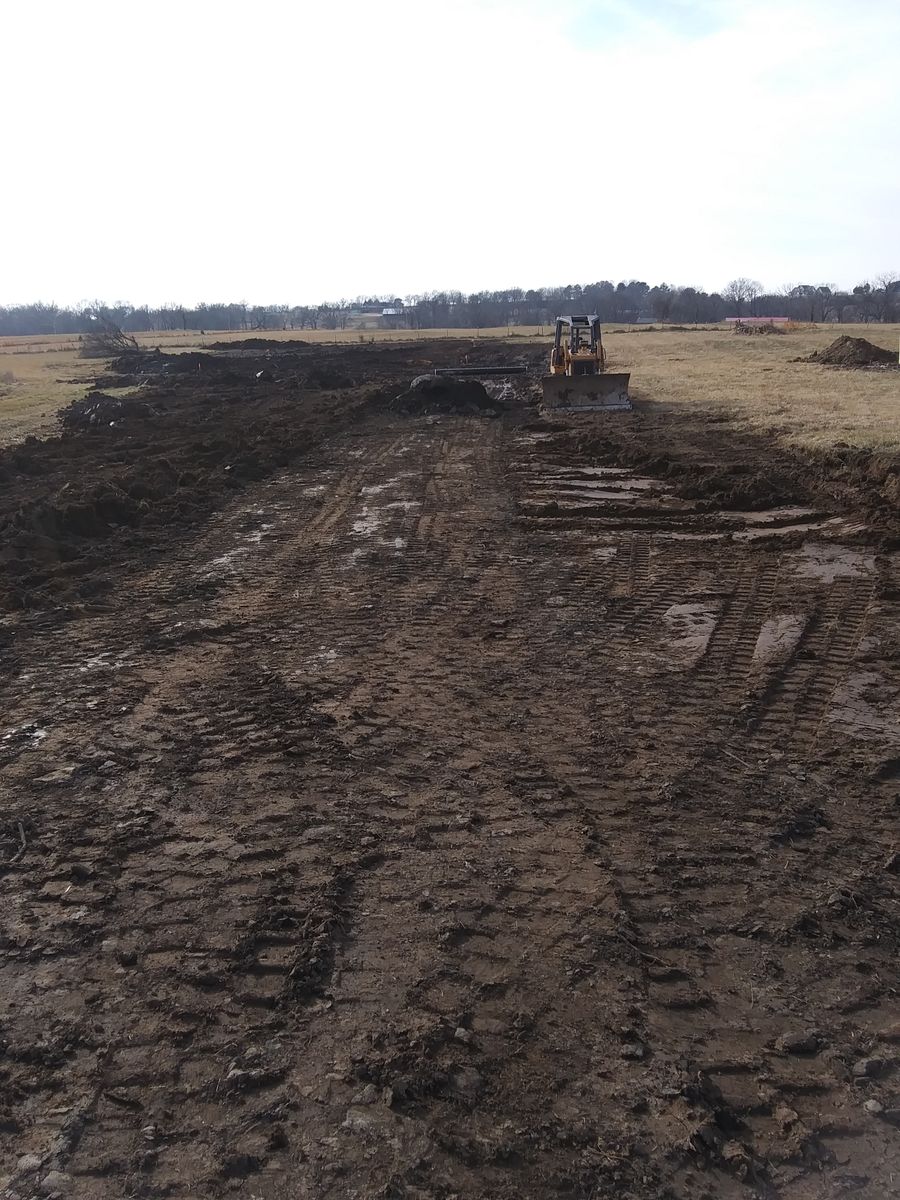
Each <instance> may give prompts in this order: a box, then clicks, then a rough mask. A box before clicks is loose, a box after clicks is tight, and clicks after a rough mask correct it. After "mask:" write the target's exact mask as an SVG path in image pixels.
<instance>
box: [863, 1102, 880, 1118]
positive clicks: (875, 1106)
mask: <svg viewBox="0 0 900 1200" xmlns="http://www.w3.org/2000/svg"><path fill="white" fill-rule="evenodd" d="M863 1108H864V1109H865V1110H866V1112H867V1113H871V1114H872V1116H873V1117H877V1116H878V1114H879V1113H883V1112H884V1105H883V1104H880V1103H879V1102H878V1101H877V1100H867V1101H866V1102H865V1104H864V1105H863Z"/></svg>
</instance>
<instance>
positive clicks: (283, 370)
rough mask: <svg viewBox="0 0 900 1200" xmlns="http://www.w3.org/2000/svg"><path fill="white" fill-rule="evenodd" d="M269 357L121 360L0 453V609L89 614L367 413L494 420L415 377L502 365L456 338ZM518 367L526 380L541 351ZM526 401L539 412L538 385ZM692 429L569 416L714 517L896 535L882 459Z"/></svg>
mask: <svg viewBox="0 0 900 1200" xmlns="http://www.w3.org/2000/svg"><path fill="white" fill-rule="evenodd" d="M839 340H843V341H845V342H856V341H859V339H839ZM277 345H278V346H279V350H278V352H277V353H274V352H269V353H266V354H265V355H253V354H250V353H244V354H242V355H240V356H230V355H224V354H223V355H215V354H201V353H186V354H163V353H160V352H149V353H148V352H143V353H136V354H126V355H123V356H122V357H121V358H119V359H118V360H116V361H115V362H114V363H113V365H112V369H111V371H110V373H109V374H107V375H105V376H103V377H102V378H101V379H100V380H99V381H98V382H99V383H100V384H102V385H103V387H106V388H111V387H115V386H121V385H122V384H131V385H138V386H136V390H135V393H134V394H133V395H131V396H127V397H119V396H110V395H107V394H106V393H105V392H103V391H101V390H94V391H91V392H89V393H88V394H87V395H86V396H85V397H84V398H83V399H81V400H78V401H76V402H74V403H73V404H71V405H70V406H69V407H68V408H66V409H65V410H63V412H62V413H61V417H60V424H61V430H62V432H61V434H60V436H59V437H56V438H49V439H46V440H38V439H36V438H28V439H26V440H25V441H24V442H23V443H21V444H19V445H14V446H10V447H7V448H5V449H3V450H2V451H0V537H2V548H0V564H2V568H3V579H2V583H0V606H2V607H4V608H7V609H10V608H30V607H34V606H43V605H47V604H50V605H54V606H58V605H60V604H63V605H65V604H70V603H74V604H81V603H85V602H91V603H94V604H97V603H99V602H100V598H101V597H102V595H103V594H104V592H106V590H107V589H108V587H109V568H110V566H111V564H112V563H113V562H115V560H117V559H127V558H129V557H130V556H133V555H134V554H135V553H141V552H143V551H145V550H148V549H152V548H154V547H161V546H164V545H166V544H167V543H168V542H169V541H170V540H171V539H172V537H173V536H175V535H176V534H177V532H178V531H179V530H184V529H188V528H190V527H191V526H194V525H196V524H197V523H198V522H199V521H201V520H203V519H205V517H206V516H207V515H208V514H209V513H210V512H212V511H213V510H214V509H216V508H217V507H219V506H220V505H221V504H222V503H224V502H225V500H226V499H227V498H228V496H229V495H231V494H233V493H234V491H235V490H237V489H240V488H243V487H245V486H246V485H247V484H248V483H249V482H251V481H253V480H258V479H261V478H264V477H266V476H269V475H271V474H272V473H273V472H275V471H277V470H279V469H281V468H283V467H284V466H286V465H287V464H288V463H290V462H291V461H292V460H293V459H294V458H295V457H296V456H297V455H298V454H301V453H307V452H309V451H310V450H311V449H312V448H313V447H315V446H316V445H317V444H318V442H319V441H321V439H322V437H323V436H326V435H328V434H331V433H333V432H335V431H336V430H338V429H340V428H343V427H345V426H346V425H347V424H348V423H350V422H352V421H354V420H357V419H358V418H359V417H360V416H361V415H362V414H363V413H364V412H372V411H390V410H392V411H395V412H399V413H401V414H405V415H409V416H415V415H427V414H441V413H443V414H448V413H452V414H457V415H481V416H493V415H497V414H498V413H499V412H501V411H502V408H503V406H502V404H501V403H500V402H498V400H496V399H495V398H494V397H493V396H492V395H489V394H488V392H487V391H486V389H485V388H484V386H483V385H482V384H481V383H480V382H478V381H477V380H473V379H458V378H443V377H438V378H434V377H431V376H428V375H424V374H422V373H423V372H424V371H427V370H428V369H429V368H432V367H434V366H437V365H441V366H448V365H453V364H456V363H459V364H469V365H471V364H474V363H483V364H485V365H495V364H497V363H498V362H502V361H510V359H511V355H510V350H509V347H507V346H503V345H499V346H498V345H497V344H493V345H491V344H490V343H481V344H480V343H477V342H474V341H470V340H463V339H460V340H458V341H451V340H441V341H436V342H433V343H422V342H416V343H411V344H402V343H392V344H391V345H390V346H386V347H378V346H351V347H342V346H341V347H314V348H304V349H301V350H295V349H293V348H292V347H290V345H288V348H285V343H277ZM873 349H877V348H873ZM532 360H534V361H532ZM516 361H527V362H530V363H531V365H532V366H533V368H534V369H535V371H536V373H537V372H539V371H540V363H541V362H542V361H543V354H542V353H531V354H530V355H529V356H525V357H524V358H523V356H521V355H520V356H518V358H517V359H516ZM417 374H418V375H419V377H418V378H416V375H417ZM411 376H412V377H413V383H412V386H410V377H411ZM524 388H525V391H526V392H528V391H529V385H528V384H525V385H524ZM529 394H530V395H531V397H532V399H533V400H536V397H537V389H536V388H534V387H532V388H531V390H530V392H529ZM698 419H700V420H703V419H704V418H703V417H702V414H689V415H687V416H686V417H684V418H682V417H676V416H675V415H674V414H668V415H667V416H666V417H664V418H662V417H661V416H660V415H658V414H655V413H654V412H653V411H652V410H650V409H639V411H638V412H637V413H635V414H634V415H633V416H632V417H630V418H627V419H624V418H619V419H617V420H610V421H608V422H604V423H602V427H603V428H604V432H603V433H602V434H598V433H597V430H598V428H600V427H601V426H598V425H597V423H591V422H590V421H588V422H587V423H585V425H584V433H583V434H582V433H580V432H577V431H578V430H580V428H581V427H580V425H579V423H578V422H576V423H575V430H576V433H575V434H574V435H573V436H576V437H578V438H581V437H584V438H586V439H587V442H586V444H585V445H584V446H583V447H582V449H584V450H587V451H591V452H594V453H602V454H603V455H605V457H606V460H607V461H620V462H622V463H625V464H627V465H630V466H640V467H641V468H642V469H644V470H647V471H650V472H653V473H655V474H657V475H659V476H661V477H665V478H667V479H669V480H671V481H672V483H673V485H674V486H675V487H676V488H677V489H678V491H679V492H680V494H682V495H683V496H685V497H687V498H690V499H693V500H700V501H701V502H703V503H705V504H707V505H708V506H710V507H718V508H732V509H741V508H752V507H754V506H755V507H765V506H767V505H774V504H785V503H799V504H804V503H822V502H825V503H827V504H830V505H832V506H833V505H835V504H837V505H838V506H840V507H841V508H842V509H844V510H845V511H848V512H852V513H854V514H857V515H859V516H860V517H861V519H863V520H865V521H866V523H867V524H868V525H869V526H872V527H874V531H875V533H874V535H875V536H878V537H881V538H882V540H883V541H885V540H887V541H889V540H891V539H895V538H896V537H897V536H898V533H900V518H898V503H900V473H898V467H897V461H896V457H895V456H893V455H879V454H876V453H873V452H871V451H859V450H852V449H849V448H847V449H843V450H841V449H836V450H834V451H833V452H831V453H830V454H821V453H812V452H808V451H807V452H796V453H793V452H791V451H789V450H787V449H785V448H784V447H783V446H782V445H780V444H779V443H778V441H777V440H776V439H775V438H774V437H773V438H771V439H768V440H766V439H763V441H766V448H765V452H764V453H763V454H761V453H760V439H759V437H753V438H750V439H741V437H739V436H736V435H735V434H734V431H733V430H728V431H726V432H723V431H722V430H721V429H720V427H719V426H718V425H717V423H716V420H715V418H710V420H709V424H708V439H709V440H708V446H707V449H708V452H709V455H708V459H707V461H702V460H701V461H698V459H697V455H696V445H695V436H694V435H695V433H696V423H697V420H698ZM682 427H684V428H685V429H686V430H687V433H686V434H685V435H684V436H685V437H686V438H687V443H686V444H685V445H680V444H679V438H680V436H681V435H680V433H679V431H680V430H681V429H682ZM589 430H590V431H593V432H588V431H589ZM751 443H752V444H751Z"/></svg>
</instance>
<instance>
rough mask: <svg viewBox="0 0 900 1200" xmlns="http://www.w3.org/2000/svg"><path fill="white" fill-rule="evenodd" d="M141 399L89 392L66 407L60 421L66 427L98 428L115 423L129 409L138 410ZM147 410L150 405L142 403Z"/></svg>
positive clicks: (71, 428) (143, 408)
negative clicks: (135, 399)
mask: <svg viewBox="0 0 900 1200" xmlns="http://www.w3.org/2000/svg"><path fill="white" fill-rule="evenodd" d="M139 404H140V402H139V401H134V400H130V399H129V400H124V399H119V398H118V397H117V396H107V395H106V394H105V393H104V392H89V393H88V394H87V395H86V396H85V397H84V398H83V399H82V400H76V401H74V402H73V403H72V404H70V405H69V407H68V408H66V409H65V410H64V411H63V412H62V414H61V416H60V423H61V424H62V427H63V428H64V429H70V430H74V429H96V428H98V427H99V426H101V425H114V424H115V423H116V421H120V420H121V419H122V415H123V413H125V412H126V410H127V409H129V408H130V409H131V411H132V412H134V411H137V405H139ZM141 407H142V410H144V411H146V410H147V408H148V406H147V405H142V406H141Z"/></svg>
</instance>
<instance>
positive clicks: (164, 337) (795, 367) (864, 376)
mask: <svg viewBox="0 0 900 1200" xmlns="http://www.w3.org/2000/svg"><path fill="white" fill-rule="evenodd" d="M441 333H442V331H440V330H422V331H418V332H409V331H405V330H398V331H387V330H384V331H373V332H367V333H365V334H360V333H359V332H358V331H357V330H344V331H332V330H315V331H310V330H302V331H300V330H297V331H289V332H284V333H269V332H267V333H265V334H263V335H261V336H265V337H266V338H274V339H276V340H279V341H281V340H284V341H290V340H294V339H299V340H302V341H306V342H316V343H324V344H328V343H344V344H353V343H359V342H361V341H364V342H367V343H368V342H373V341H374V342H383V341H408V340H411V339H418V338H428V339H431V338H434V337H435V336H441ZM447 333H448V334H449V335H450V336H453V337H459V336H460V334H463V335H464V336H465V335H470V336H472V337H474V338H477V339H479V340H481V339H495V338H496V339H505V338H508V336H509V331H508V330H507V329H506V328H505V327H503V328H499V329H481V330H471V331H465V330H463V331H461V330H449V331H447ZM840 334H850V335H851V336H854V337H867V338H868V339H869V340H870V341H874V342H875V343H876V344H877V345H880V346H883V347H885V348H888V349H893V348H896V347H897V346H898V340H900V325H875V326H872V325H869V326H863V325H859V326H851V325H844V326H835V325H820V326H808V327H804V328H801V329H798V330H796V331H794V332H791V333H786V334H784V335H781V336H769V337H747V338H741V337H735V336H734V335H733V334H732V332H731V330H730V329H710V330H692V329H665V328H652V327H642V326H628V327H624V328H623V327H613V328H610V329H609V330H608V331H607V332H606V334H605V338H606V345H607V349H608V352H609V355H610V359H611V365H613V366H614V367H615V368H617V369H627V370H630V371H631V372H632V390H633V393H634V395H635V396H636V397H637V398H638V399H642V400H649V401H653V402H655V403H658V404H663V405H675V406H681V405H685V404H688V405H702V406H703V407H713V408H720V409H721V410H722V412H723V414H725V415H729V416H731V417H732V418H733V420H734V422H735V424H736V425H738V426H741V427H751V428H755V429H766V430H771V429H773V428H774V429H777V430H778V431H779V433H780V434H781V435H782V436H783V438H784V439H785V440H786V441H789V442H797V443H801V444H804V445H815V446H820V447H825V446H828V445H833V444H834V443H839V442H846V443H849V444H850V445H853V446H871V447H876V448H880V449H898V448H900V374H898V373H896V372H893V371H889V370H888V371H884V370H865V371H858V370H841V369H834V368H823V367H819V366H815V365H812V364H808V363H798V362H794V361H792V360H794V359H796V358H798V357H801V356H804V355H807V354H809V353H810V352H811V351H813V350H817V349H822V348H823V347H825V346H827V345H828V344H829V342H831V341H832V340H833V339H834V338H835V337H837V336H839V335H840ZM247 336H248V334H247V333H246V332H241V331H236V332H234V333H207V334H203V335H201V334H195V333H191V332H188V333H185V332H182V331H178V330H176V331H171V332H167V333H153V334H142V335H139V338H138V340H139V341H140V342H141V343H142V344H143V345H147V346H156V345H159V346H161V347H162V348H163V349H165V350H178V349H203V348H204V347H206V346H209V345H210V344H211V343H213V342H221V341H238V340H240V339H241V338H245V337H247ZM549 340H550V329H549V327H544V328H538V327H533V326H528V327H522V328H520V329H517V330H515V332H514V334H513V336H512V338H511V339H510V341H511V344H512V345H514V346H515V345H519V344H521V343H522V342H523V341H527V342H528V343H529V344H534V343H540V342H542V341H545V342H547V343H548V344H549ZM98 366H99V364H98V363H97V362H96V361H86V360H83V359H80V358H79V357H78V345H77V342H76V341H75V340H74V339H72V338H71V337H68V336H60V337H55V338H53V337H34V338H0V443H4V442H5V443H9V442H12V441H16V440H17V439H19V438H21V437H23V436H25V435H26V434H27V433H38V432H48V431H49V430H51V429H52V428H53V425H54V417H55V412H56V410H57V409H59V408H60V407H62V406H63V405H64V404H67V403H68V402H69V401H70V400H72V399H74V398H75V397H76V396H78V395H79V394H80V393H81V392H82V390H83V387H84V384H85V382H86V381H87V380H88V379H89V378H90V377H91V376H92V375H93V374H94V373H95V372H96V370H97V368H98Z"/></svg>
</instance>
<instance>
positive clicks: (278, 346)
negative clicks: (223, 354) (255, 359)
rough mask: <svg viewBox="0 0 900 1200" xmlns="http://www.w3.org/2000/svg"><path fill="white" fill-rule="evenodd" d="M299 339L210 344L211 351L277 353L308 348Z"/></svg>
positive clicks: (260, 339) (251, 338)
mask: <svg viewBox="0 0 900 1200" xmlns="http://www.w3.org/2000/svg"><path fill="white" fill-rule="evenodd" d="M308 345H309V342H304V341H302V340H301V339H300V338H264V337H248V338H239V339H238V340H237V341H231V342H212V343H211V344H210V349H211V350H277V351H279V352H282V351H288V352H290V351H291V350H296V349H297V348H298V347H300V346H308Z"/></svg>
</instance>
